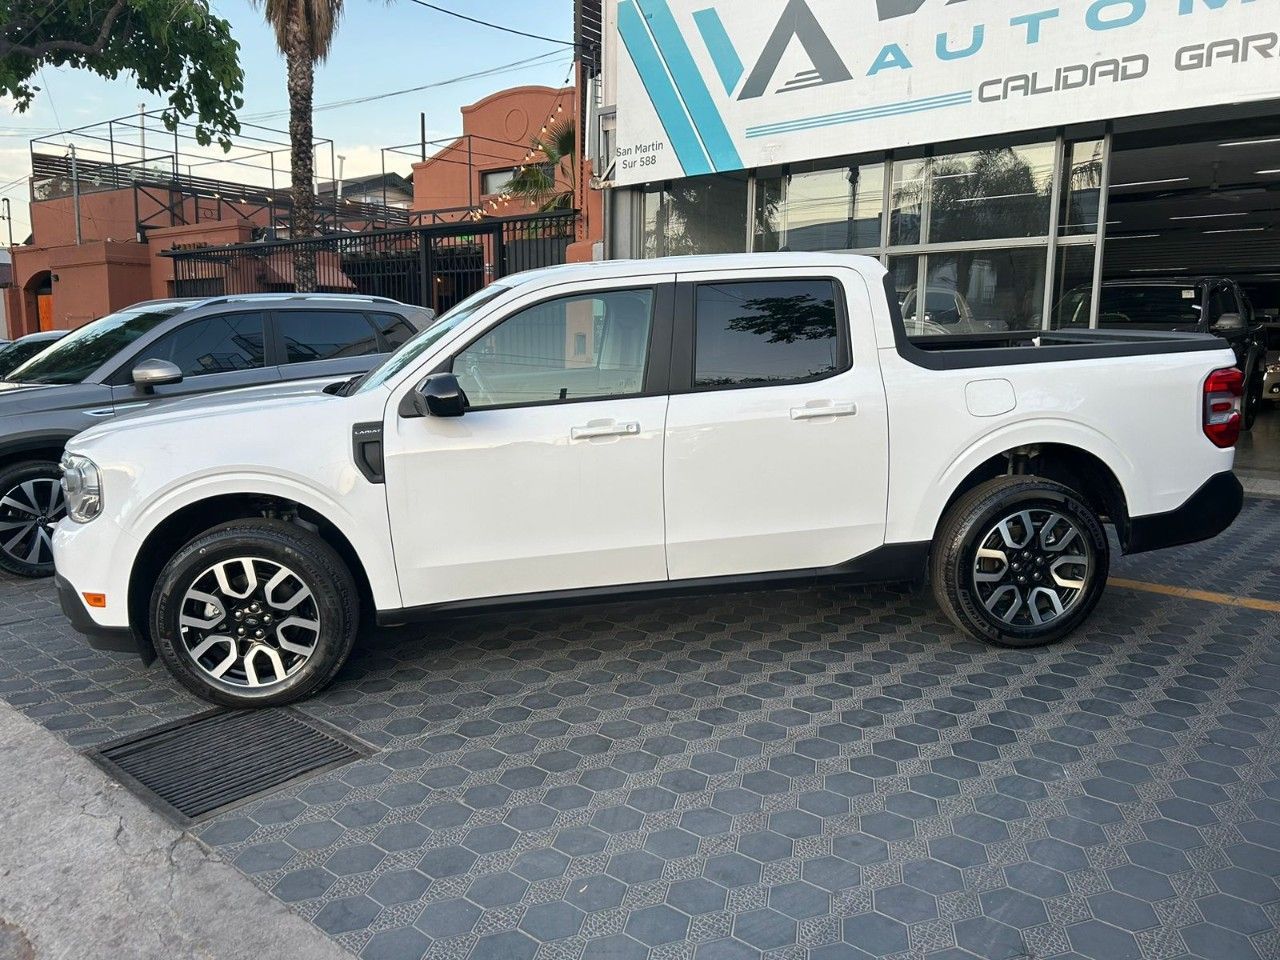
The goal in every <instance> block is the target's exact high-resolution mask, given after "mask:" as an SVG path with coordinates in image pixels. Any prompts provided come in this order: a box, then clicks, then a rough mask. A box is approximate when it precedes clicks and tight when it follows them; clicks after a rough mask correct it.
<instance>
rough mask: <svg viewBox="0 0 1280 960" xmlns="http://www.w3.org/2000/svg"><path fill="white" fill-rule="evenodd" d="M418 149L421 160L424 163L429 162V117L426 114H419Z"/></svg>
mask: <svg viewBox="0 0 1280 960" xmlns="http://www.w3.org/2000/svg"><path fill="white" fill-rule="evenodd" d="M418 143H419V144H420V146H419V149H418V154H419V159H420V160H422V162H423V163H426V160H427V115H426V114H425V113H419V114H418Z"/></svg>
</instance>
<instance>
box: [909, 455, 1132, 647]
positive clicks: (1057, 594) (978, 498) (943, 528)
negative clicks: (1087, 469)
mask: <svg viewBox="0 0 1280 960" xmlns="http://www.w3.org/2000/svg"><path fill="white" fill-rule="evenodd" d="M1055 517H1056V518H1058V519H1053V518H1055ZM1027 518H1030V524H1029V526H1030V528H1031V530H1032V531H1033V532H1034V534H1035V535H1030V534H1028V531H1027V527H1028V523H1027ZM1001 524H1004V526H1003V529H1002V528H1001ZM1072 529H1073V530H1074V531H1075V532H1074V534H1072V533H1070V530H1072ZM1046 531H1047V536H1046ZM1046 539H1047V541H1048V543H1047V545H1046ZM1076 544H1079V546H1080V548H1081V551H1082V552H1079V553H1075V552H1073V553H1070V554H1066V553H1063V556H1055V555H1056V554H1058V553H1060V552H1063V551H1066V550H1067V549H1068V548H1071V549H1072V550H1073V551H1075V550H1076V549H1077V548H1076V546H1075V545H1076ZM1024 548H1025V549H1024ZM980 549H983V550H985V551H988V552H987V554H986V555H985V556H984V557H982V558H979V556H978V551H979V550H980ZM1015 551H1016V552H1015ZM995 554H999V555H1000V556H995ZM1011 554H1012V555H1013V556H1010V555H1011ZM1077 556H1078V557H1082V558H1083V559H1084V563H1062V562H1061V561H1062V560H1063V559H1064V558H1066V557H1077ZM1015 563H1016V564H1018V565H1019V566H1018V568H1017V569H1016V570H1015V569H1014V564H1015ZM1110 565H1111V553H1110V546H1109V544H1108V542H1107V535H1106V531H1105V530H1104V529H1103V526H1102V521H1101V520H1100V519H1099V518H1098V515H1097V513H1095V512H1094V510H1093V508H1092V507H1090V506H1089V505H1088V504H1087V503H1086V502H1085V500H1084V498H1083V497H1081V496H1080V495H1079V494H1077V493H1076V492H1075V491H1074V490H1072V489H1071V488H1070V487H1067V486H1064V485H1063V484H1060V483H1055V482H1054V481H1052V480H1045V479H1043V478H1041V477H1035V476H1009V477H1000V478H998V479H995V480H990V481H988V482H987V483H984V484H981V485H980V486H978V487H975V488H974V489H973V490H970V491H969V492H968V493H966V494H965V495H964V496H962V497H960V499H959V500H957V501H956V502H955V503H954V504H952V505H951V507H950V509H948V510H947V512H946V513H945V514H944V515H943V518H942V522H941V523H940V524H939V526H938V533H937V536H936V538H935V540H934V549H933V553H932V555H931V557H930V560H929V574H930V579H931V580H932V582H933V593H934V597H935V598H936V599H937V601H938V606H939V607H941V608H942V610H943V612H944V613H945V614H946V615H947V617H948V619H950V620H951V622H952V623H954V624H955V625H956V626H957V627H959V628H960V629H961V630H962V631H964V632H965V633H967V634H969V635H970V636H972V637H975V638H977V639H979V640H986V641H988V642H990V643H995V644H999V645H1001V646H1006V647H1038V646H1043V645H1044V644H1049V643H1053V642H1054V641H1055V640H1059V639H1061V638H1062V637H1065V636H1066V635H1067V634H1069V633H1071V631H1073V630H1075V629H1076V627H1078V626H1080V624H1081V623H1083V622H1084V621H1085V619H1086V618H1087V617H1088V616H1089V614H1090V613H1092V612H1093V608H1094V607H1095V606H1097V603H1098V600H1099V598H1100V597H1101V596H1102V591H1103V589H1104V588H1105V586H1106V583H1107V573H1108V570H1109V569H1110ZM1019 577H1021V578H1022V580H1021V581H1019V580H1018V579H1017V578H1019ZM979 578H982V579H979ZM1076 583H1078V584H1079V586H1078V587H1070V586H1068V584H1076ZM1015 601H1016V602H1015ZM1029 601H1030V602H1029Z"/></svg>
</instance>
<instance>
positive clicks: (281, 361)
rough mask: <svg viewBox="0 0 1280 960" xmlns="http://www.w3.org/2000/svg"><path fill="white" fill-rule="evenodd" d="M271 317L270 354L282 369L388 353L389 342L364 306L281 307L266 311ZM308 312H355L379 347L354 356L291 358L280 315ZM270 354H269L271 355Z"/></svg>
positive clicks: (276, 364)
mask: <svg viewBox="0 0 1280 960" xmlns="http://www.w3.org/2000/svg"><path fill="white" fill-rule="evenodd" d="M264 312H267V313H269V314H270V317H271V351H270V354H274V355H275V366H277V367H280V368H281V369H283V368H285V367H295V366H297V365H298V364H300V363H329V362H332V361H335V360H356V359H359V358H360V357H377V356H381V355H382V354H384V353H388V352H389V351H388V349H387V342H386V340H384V339H383V336H382V331H381V330H379V329H378V325H377V324H376V323H374V321H373V318H372V317H371V316H370V315H369V311H368V310H365V309H364V308H355V307H319V306H310V307H295V308H293V309H288V310H281V309H279V308H275V309H272V310H270V311H264ZM306 313H353V314H355V315H356V316H359V317H362V318H363V319H364V322H365V325H366V326H368V328H369V332H370V333H371V334H372V335H373V342H374V343H375V344H376V345H377V347H378V349H377V350H376V351H374V352H373V353H361V354H357V355H356V356H354V357H316V358H313V359H309V360H290V359H289V348H288V346H286V344H285V338H284V336H283V334H282V332H281V329H280V317H282V316H285V315H286V314H287V315H291V316H292V315H294V314H306ZM270 354H269V355H270Z"/></svg>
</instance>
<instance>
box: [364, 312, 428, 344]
mask: <svg viewBox="0 0 1280 960" xmlns="http://www.w3.org/2000/svg"><path fill="white" fill-rule="evenodd" d="M373 322H374V324H375V325H376V326H377V328H378V332H379V333H381V334H382V336H383V338H384V339H385V340H386V341H387V346H388V347H389V348H390V349H392V350H395V349H397V348H398V347H399V346H400V345H401V344H402V343H404V342H405V341H406V340H408V339H409V338H410V337H412V336H413V335H414V334H415V333H417V331H416V330H414V329H413V324H411V323H410V322H409V321H408V320H406V319H405V318H404V317H397V316H396V315H395V314H392V313H375V314H373Z"/></svg>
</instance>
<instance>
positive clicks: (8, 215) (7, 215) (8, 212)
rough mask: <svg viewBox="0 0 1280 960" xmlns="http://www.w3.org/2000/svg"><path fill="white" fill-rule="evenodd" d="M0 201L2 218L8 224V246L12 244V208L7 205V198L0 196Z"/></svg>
mask: <svg viewBox="0 0 1280 960" xmlns="http://www.w3.org/2000/svg"><path fill="white" fill-rule="evenodd" d="M0 203H3V204H4V215H3V219H4V221H5V223H7V224H8V225H9V246H10V247H12V246H13V208H12V207H10V206H9V198H8V197H3V198H0Z"/></svg>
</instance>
